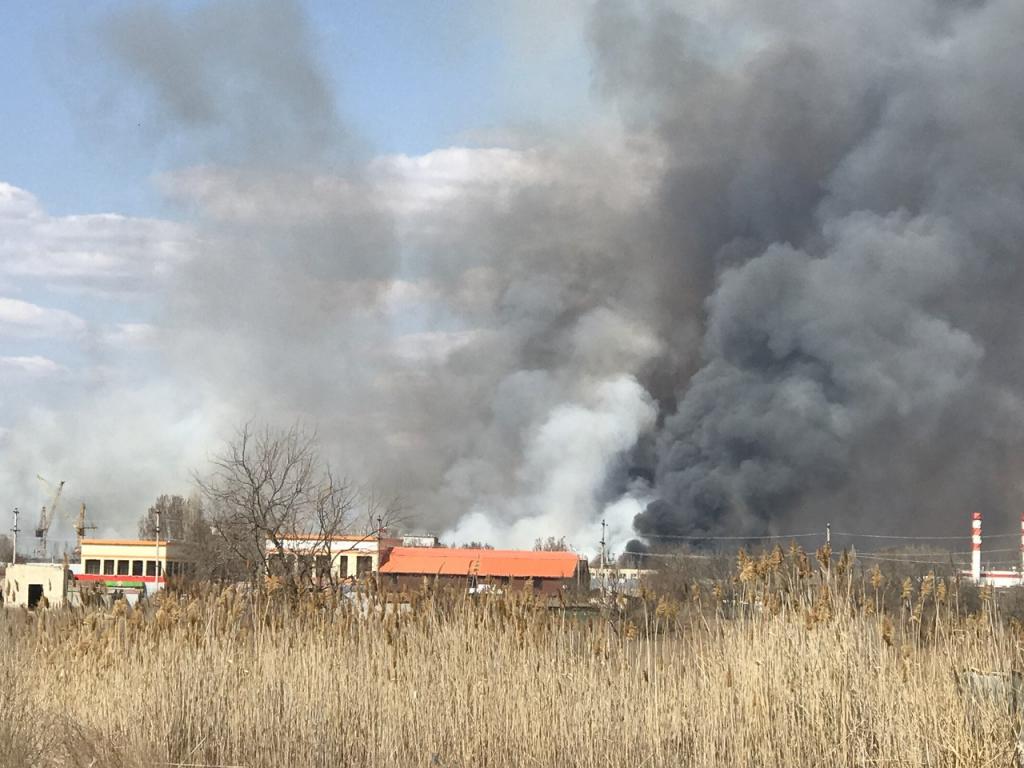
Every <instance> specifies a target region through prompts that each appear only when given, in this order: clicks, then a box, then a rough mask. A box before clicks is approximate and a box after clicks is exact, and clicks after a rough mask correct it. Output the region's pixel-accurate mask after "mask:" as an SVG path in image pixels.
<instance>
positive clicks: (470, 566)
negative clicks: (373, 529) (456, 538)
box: [380, 547, 590, 595]
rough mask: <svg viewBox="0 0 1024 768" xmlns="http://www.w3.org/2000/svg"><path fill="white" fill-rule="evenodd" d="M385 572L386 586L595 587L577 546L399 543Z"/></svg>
mask: <svg viewBox="0 0 1024 768" xmlns="http://www.w3.org/2000/svg"><path fill="white" fill-rule="evenodd" d="M380 576H381V579H380V581H381V585H382V586H383V587H390V588H393V589H407V590H413V589H418V588H419V587H420V586H421V585H422V584H423V583H424V581H428V582H432V583H437V584H441V585H448V586H453V587H458V588H462V589H466V588H468V589H472V590H476V589H479V588H481V587H483V586H484V585H492V586H493V587H494V588H496V589H532V590H534V591H535V592H537V593H538V594H543V595H553V594H558V593H559V592H561V591H563V590H566V589H573V590H586V589H589V588H590V572H589V568H588V564H587V561H586V559H585V558H582V557H580V556H579V555H578V554H576V553H575V552H529V551H520V550H502V549H452V548H448V547H431V548H422V547H394V548H393V549H391V551H390V552H389V553H388V554H387V558H386V560H385V561H384V564H383V565H381V567H380Z"/></svg>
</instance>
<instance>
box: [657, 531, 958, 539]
mask: <svg viewBox="0 0 1024 768" xmlns="http://www.w3.org/2000/svg"><path fill="white" fill-rule="evenodd" d="M637 536H639V537H640V538H642V539H675V540H678V541H763V540H766V539H809V538H815V537H817V538H820V537H821V536H822V533H821V531H817V532H815V533H766V534H762V535H760V536H675V535H672V534H668V533H639V534H637ZM961 538H962V537H961Z"/></svg>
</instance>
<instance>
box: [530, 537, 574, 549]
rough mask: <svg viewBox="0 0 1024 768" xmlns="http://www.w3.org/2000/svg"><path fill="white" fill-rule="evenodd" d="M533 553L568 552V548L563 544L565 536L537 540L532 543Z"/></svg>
mask: <svg viewBox="0 0 1024 768" xmlns="http://www.w3.org/2000/svg"><path fill="white" fill-rule="evenodd" d="M533 550H534V552H568V551H570V547H569V545H568V544H566V543H565V536H562V537H560V538H557V539H556V538H555V537H554V536H548V537H547V538H546V539H537V540H536V541H535V542H533Z"/></svg>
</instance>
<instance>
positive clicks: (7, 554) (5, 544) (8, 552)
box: [0, 535, 14, 563]
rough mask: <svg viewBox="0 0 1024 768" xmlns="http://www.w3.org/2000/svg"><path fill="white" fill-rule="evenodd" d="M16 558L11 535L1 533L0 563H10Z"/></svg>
mask: <svg viewBox="0 0 1024 768" xmlns="http://www.w3.org/2000/svg"><path fill="white" fill-rule="evenodd" d="M13 559H14V544H13V542H12V541H11V538H10V536H6V535H0V563H9V562H11V560H13Z"/></svg>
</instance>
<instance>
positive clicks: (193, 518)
mask: <svg viewBox="0 0 1024 768" xmlns="http://www.w3.org/2000/svg"><path fill="white" fill-rule="evenodd" d="M158 514H159V522H160V538H161V539H162V540H172V541H182V542H185V543H187V544H188V545H189V550H190V555H191V557H192V560H193V563H194V565H195V571H194V573H195V576H196V578H199V579H211V578H228V579H234V578H239V576H240V574H239V572H238V571H239V569H238V568H237V567H236V565H235V564H234V563H233V558H232V555H231V553H230V552H229V551H228V550H226V549H225V548H224V547H223V546H222V545H221V543H220V542H219V541H218V540H217V538H216V537H215V536H214V533H213V529H212V527H211V525H210V523H209V521H208V520H207V519H206V511H205V508H204V505H203V499H202V497H201V496H200V495H199V494H198V493H193V494H191V495H190V496H189V497H188V498H187V499H186V498H184V497H183V496H179V495H169V494H162V495H160V496H159V497H158V498H157V500H156V502H155V503H154V504H153V506H151V507H150V508H149V509H148V510H147V511H146V512H145V513H144V514H143V515H142V517H140V518H139V537H140V538H142V539H155V538H156V536H157V530H156V526H157V515H158Z"/></svg>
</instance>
